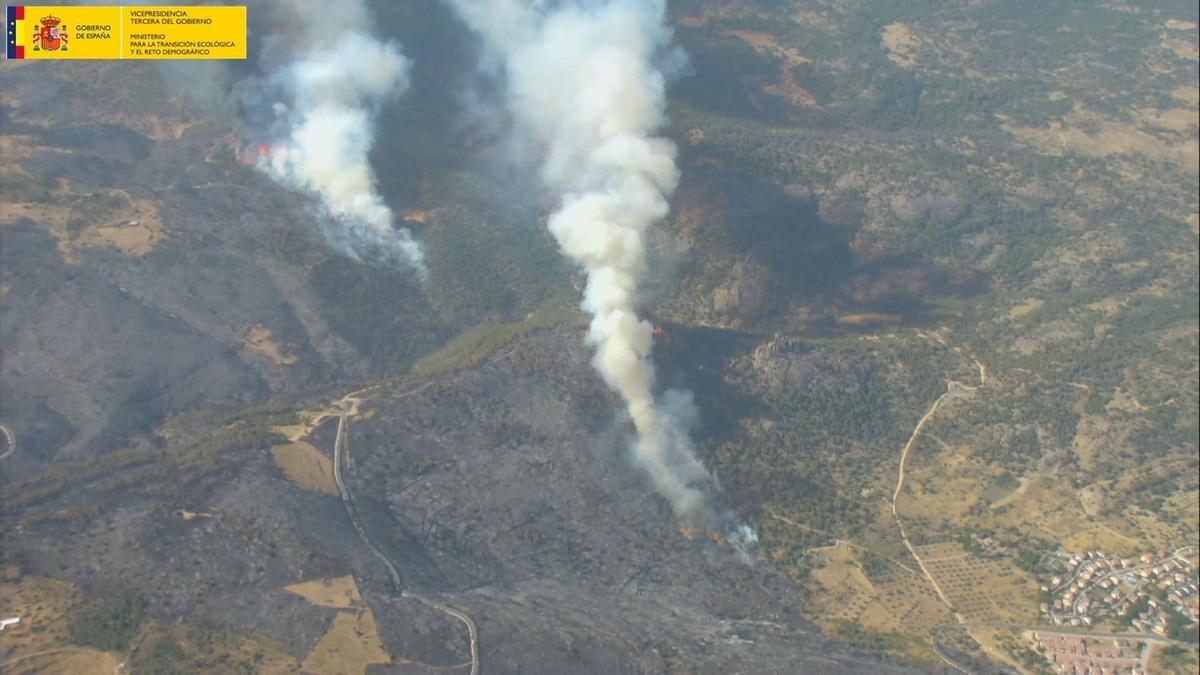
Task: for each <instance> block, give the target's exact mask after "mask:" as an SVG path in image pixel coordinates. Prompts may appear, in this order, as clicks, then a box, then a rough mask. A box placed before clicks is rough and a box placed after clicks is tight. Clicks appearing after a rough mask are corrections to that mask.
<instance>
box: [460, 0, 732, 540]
mask: <svg viewBox="0 0 1200 675" xmlns="http://www.w3.org/2000/svg"><path fill="white" fill-rule="evenodd" d="M448 2H449V3H450V4H451V6H452V7H454V9H455V10H456V11H457V12H458V14H459V15H460V16H461V17H462V19H463V20H464V21H465V22H466V23H467V25H468V26H469V27H470V28H471V29H472V30H473V31H475V32H477V33H478V34H479V35H481V36H482V38H483V40H484V43H485V45H486V47H487V49H488V50H489V58H492V59H496V61H497V63H496V64H495V65H499V66H501V67H502V68H503V69H504V71H505V73H506V75H507V78H508V101H507V103H508V107H509V108H510V112H511V114H512V115H513V118H514V120H515V123H516V124H517V125H518V127H519V131H520V132H521V133H523V134H525V135H526V136H527V137H528V138H530V139H532V140H533V141H534V142H535V143H536V144H537V145H538V149H539V151H540V152H541V153H543V154H542V156H543V161H542V165H541V175H542V179H543V180H544V182H545V183H546V184H547V185H548V186H549V187H550V188H551V189H553V190H554V191H556V192H557V193H558V194H559V195H560V197H561V206H560V207H559V209H558V210H557V211H556V212H554V213H553V214H552V215H551V217H550V221H549V227H550V231H551V232H552V233H553V235H554V236H555V238H556V239H557V240H558V243H559V245H560V246H561V247H562V250H563V252H564V253H566V254H567V255H568V256H570V257H571V258H572V259H573V260H575V261H576V262H578V263H579V264H580V265H581V266H582V267H583V269H584V270H585V271H586V273H587V288H586V290H585V292H584V300H583V308H584V309H585V310H587V311H588V312H589V313H590V314H591V315H592V321H591V326H590V330H589V332H588V342H589V343H590V344H591V345H592V346H593V347H594V348H595V350H596V353H595V358H594V360H593V363H594V365H595V367H596V369H597V370H598V371H599V372H600V374H601V376H602V377H603V378H604V380H605V382H606V383H607V384H608V386H609V387H611V388H612V389H613V390H614V391H616V392H618V393H619V394H620V395H621V397H622V398H623V399H624V400H625V403H626V405H627V407H628V410H629V415H630V417H631V418H632V420H633V423H634V426H635V427H636V429H637V432H638V439H637V441H636V443H635V445H634V447H633V458H634V461H635V462H636V464H637V465H638V466H640V467H641V468H642V469H644V470H645V472H646V473H647V475H648V476H649V477H650V479H651V481H652V482H653V484H654V487H655V488H656V489H657V490H658V492H659V493H661V494H662V495H663V496H664V497H666V498H667V500H668V501H669V502H670V503H671V506H672V508H673V509H674V510H675V512H676V513H677V514H678V515H679V516H681V517H683V518H685V519H688V520H692V521H696V522H698V523H699V524H701V525H703V526H707V527H713V528H716V529H718V530H720V531H722V533H723V534H725V535H727V536H732V537H734V538H735V540H736V542H735V543H739V542H741V541H744V540H746V539H748V538H753V533H752V532H751V531H750V530H749V529H748V528H745V527H744V526H740V525H739V524H738V523H737V521H736V518H734V517H733V516H732V515H730V514H727V513H722V514H719V513H717V512H716V511H715V509H714V508H713V506H712V505H711V504H710V503H709V499H708V496H709V493H710V492H712V491H714V490H715V489H716V482H715V481H714V479H713V478H712V476H711V475H710V474H709V472H708V470H707V469H706V468H705V467H704V465H703V464H701V462H700V461H699V460H698V459H697V457H696V454H695V451H694V448H693V444H692V441H691V439H690V437H689V434H688V429H687V427H688V424H687V422H688V420H689V419H690V418H692V417H693V416H694V414H695V412H694V406H693V405H692V402H691V395H690V394H687V393H685V392H677V391H669V392H667V393H666V394H664V395H663V396H662V397H661V398H657V399H656V397H655V395H654V367H653V365H652V363H651V362H650V359H649V357H650V350H651V346H652V326H651V325H650V324H649V323H648V322H647V321H645V320H643V319H641V318H640V317H639V316H638V311H637V306H638V293H639V289H640V288H641V287H642V282H643V280H644V279H645V277H646V274H647V263H646V237H647V230H648V228H650V227H651V226H652V225H653V224H654V223H655V222H657V221H658V220H660V219H662V218H663V217H664V216H666V215H667V213H668V210H669V205H668V202H667V198H668V196H669V195H670V194H671V193H672V192H673V191H674V189H675V187H676V185H677V183H678V181H679V172H678V170H677V169H676V166H675V146H674V145H673V144H672V143H671V142H669V141H667V140H665V139H663V138H658V137H655V136H654V133H655V131H656V130H658V129H661V128H662V126H663V125H664V124H665V122H666V115H665V105H666V97H665V79H664V75H663V72H662V71H661V69H660V68H659V66H658V64H659V63H660V62H662V59H663V58H664V57H665V56H667V55H668V54H669V52H668V45H669V40H670V31H669V29H668V28H667V27H666V25H665V24H664V10H665V8H664V4H663V2H661V1H659V0H612V1H610V2H600V3H597V2H589V3H571V2H562V3H555V4H547V3H540V2H525V1H522V0H448Z"/></svg>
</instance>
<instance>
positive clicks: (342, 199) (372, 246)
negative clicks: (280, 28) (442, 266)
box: [258, 0, 425, 276]
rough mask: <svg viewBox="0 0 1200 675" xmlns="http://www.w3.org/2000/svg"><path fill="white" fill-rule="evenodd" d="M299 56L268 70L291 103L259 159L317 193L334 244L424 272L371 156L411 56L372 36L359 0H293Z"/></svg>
mask: <svg viewBox="0 0 1200 675" xmlns="http://www.w3.org/2000/svg"><path fill="white" fill-rule="evenodd" d="M280 9H281V10H282V11H284V12H285V13H286V16H285V18H284V21H282V22H281V23H282V24H283V25H285V26H288V25H292V26H294V25H295V24H298V28H299V33H300V34H299V35H295V34H293V35H288V36H287V39H288V40H289V41H290V42H292V43H294V44H295V45H296V46H297V47H296V48H295V49H294V50H293V54H294V57H293V58H292V59H291V60H290V61H288V62H287V63H286V64H285V65H284V66H282V67H281V68H280V69H278V70H277V71H276V72H274V73H273V74H272V76H271V78H270V79H271V84H272V85H273V86H274V87H273V88H274V89H276V90H278V91H280V92H282V94H283V96H284V98H285V99H286V102H283V101H279V102H276V103H275V105H274V114H275V116H276V118H277V119H276V127H277V129H278V131H277V133H278V137H277V138H275V139H274V140H273V142H272V143H271V144H270V145H269V146H268V149H267V150H266V151H265V152H264V153H263V155H262V156H261V157H260V158H259V159H258V165H259V167H260V168H262V169H263V170H265V171H267V172H268V173H269V174H270V175H271V176H273V177H274V178H276V179H277V180H279V181H280V182H282V183H284V184H286V185H289V186H291V187H294V188H298V189H302V190H307V191H310V192H313V193H315V194H317V195H318V196H320V198H321V201H322V203H323V204H324V206H325V208H326V209H327V210H328V212H329V216H330V217H331V218H332V219H333V223H332V224H331V225H330V226H329V227H327V228H326V232H327V234H328V235H329V236H330V238H331V240H332V241H333V243H334V244H335V245H337V246H339V248H341V249H342V250H343V251H344V252H345V253H347V254H349V255H352V256H354V257H362V258H368V259H373V260H378V259H383V260H400V261H403V262H406V263H408V264H409V265H411V266H412V267H413V268H414V269H415V270H416V271H417V272H418V273H419V274H420V275H422V276H424V274H425V265H424V255H423V253H422V250H421V247H420V245H419V244H418V243H417V242H416V241H415V240H414V239H413V238H412V235H411V233H410V232H409V231H408V230H407V229H404V228H398V227H396V225H395V219H394V217H393V214H392V211H391V209H390V208H388V206H387V204H385V203H384V201H383V197H382V196H380V194H379V193H378V192H377V191H376V189H375V178H374V173H373V172H372V170H371V165H370V161H369V153H370V150H371V146H372V144H373V143H374V140H375V125H374V117H375V115H376V114H377V113H378V112H379V109H380V107H381V106H382V105H383V104H384V103H385V102H386V101H388V100H390V99H392V98H395V97H397V96H400V95H401V94H403V93H404V92H405V91H406V90H407V89H408V85H409V80H408V69H409V62H408V59H406V58H405V57H404V55H403V54H401V52H400V48H399V46H398V45H396V44H395V43H393V42H384V41H381V40H380V39H379V38H377V37H374V36H373V35H371V33H370V26H371V19H370V16H369V15H368V13H367V11H366V8H365V7H364V6H363V4H362V3H361V2H358V1H354V2H349V1H347V2H338V3H336V4H335V5H331V4H330V3H328V2H318V1H316V0H292V1H290V2H287V3H285V5H284V6H282V7H281V8H280Z"/></svg>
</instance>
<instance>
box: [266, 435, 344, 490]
mask: <svg viewBox="0 0 1200 675" xmlns="http://www.w3.org/2000/svg"><path fill="white" fill-rule="evenodd" d="M271 457H272V458H273V459H274V460H275V464H276V465H277V466H278V467H279V468H280V470H282V471H283V473H284V475H285V476H287V478H288V480H290V481H291V482H293V483H295V484H296V485H297V486H299V487H301V488H304V489H305V490H312V491H314V492H320V493H323V494H327V495H334V496H336V495H337V494H338V489H337V483H336V482H335V481H334V479H333V460H331V459H330V458H329V457H327V456H326V455H325V454H324V453H322V452H321V451H320V450H317V449H316V448H314V447H313V446H312V445H310V444H309V443H306V442H304V441H295V442H293V443H287V444H284V445H275V446H272V447H271Z"/></svg>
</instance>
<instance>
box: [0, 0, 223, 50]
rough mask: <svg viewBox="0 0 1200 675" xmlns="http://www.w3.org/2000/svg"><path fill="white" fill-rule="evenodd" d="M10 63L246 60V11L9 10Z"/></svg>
mask: <svg viewBox="0 0 1200 675" xmlns="http://www.w3.org/2000/svg"><path fill="white" fill-rule="evenodd" d="M6 9H7V31H6V32H7V35H6V37H7V38H8V50H7V55H8V58H10V59H13V58H15V59H41V60H53V59H244V58H246V8H245V7H240V6H239V7H231V6H212V5H202V6H158V7H144V6H143V7H127V6H119V5H118V6H100V7H96V6H77V5H71V6H47V5H17V6H10V7H7V8H6Z"/></svg>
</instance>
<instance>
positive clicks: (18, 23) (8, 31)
mask: <svg viewBox="0 0 1200 675" xmlns="http://www.w3.org/2000/svg"><path fill="white" fill-rule="evenodd" d="M5 18H6V21H5V22H4V32H5V36H4V37H5V43H4V44H5V45H7V47H8V49H7V51H6V53H5V55H6V56H7V57H8V58H10V59H23V58H25V45H24V44H17V37H18V36H20V35H24V34H25V7H24V6H21V5H17V6H16V7H13V6H11V5H10V6H9V7H8V16H7V17H5ZM22 42H24V41H22Z"/></svg>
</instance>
